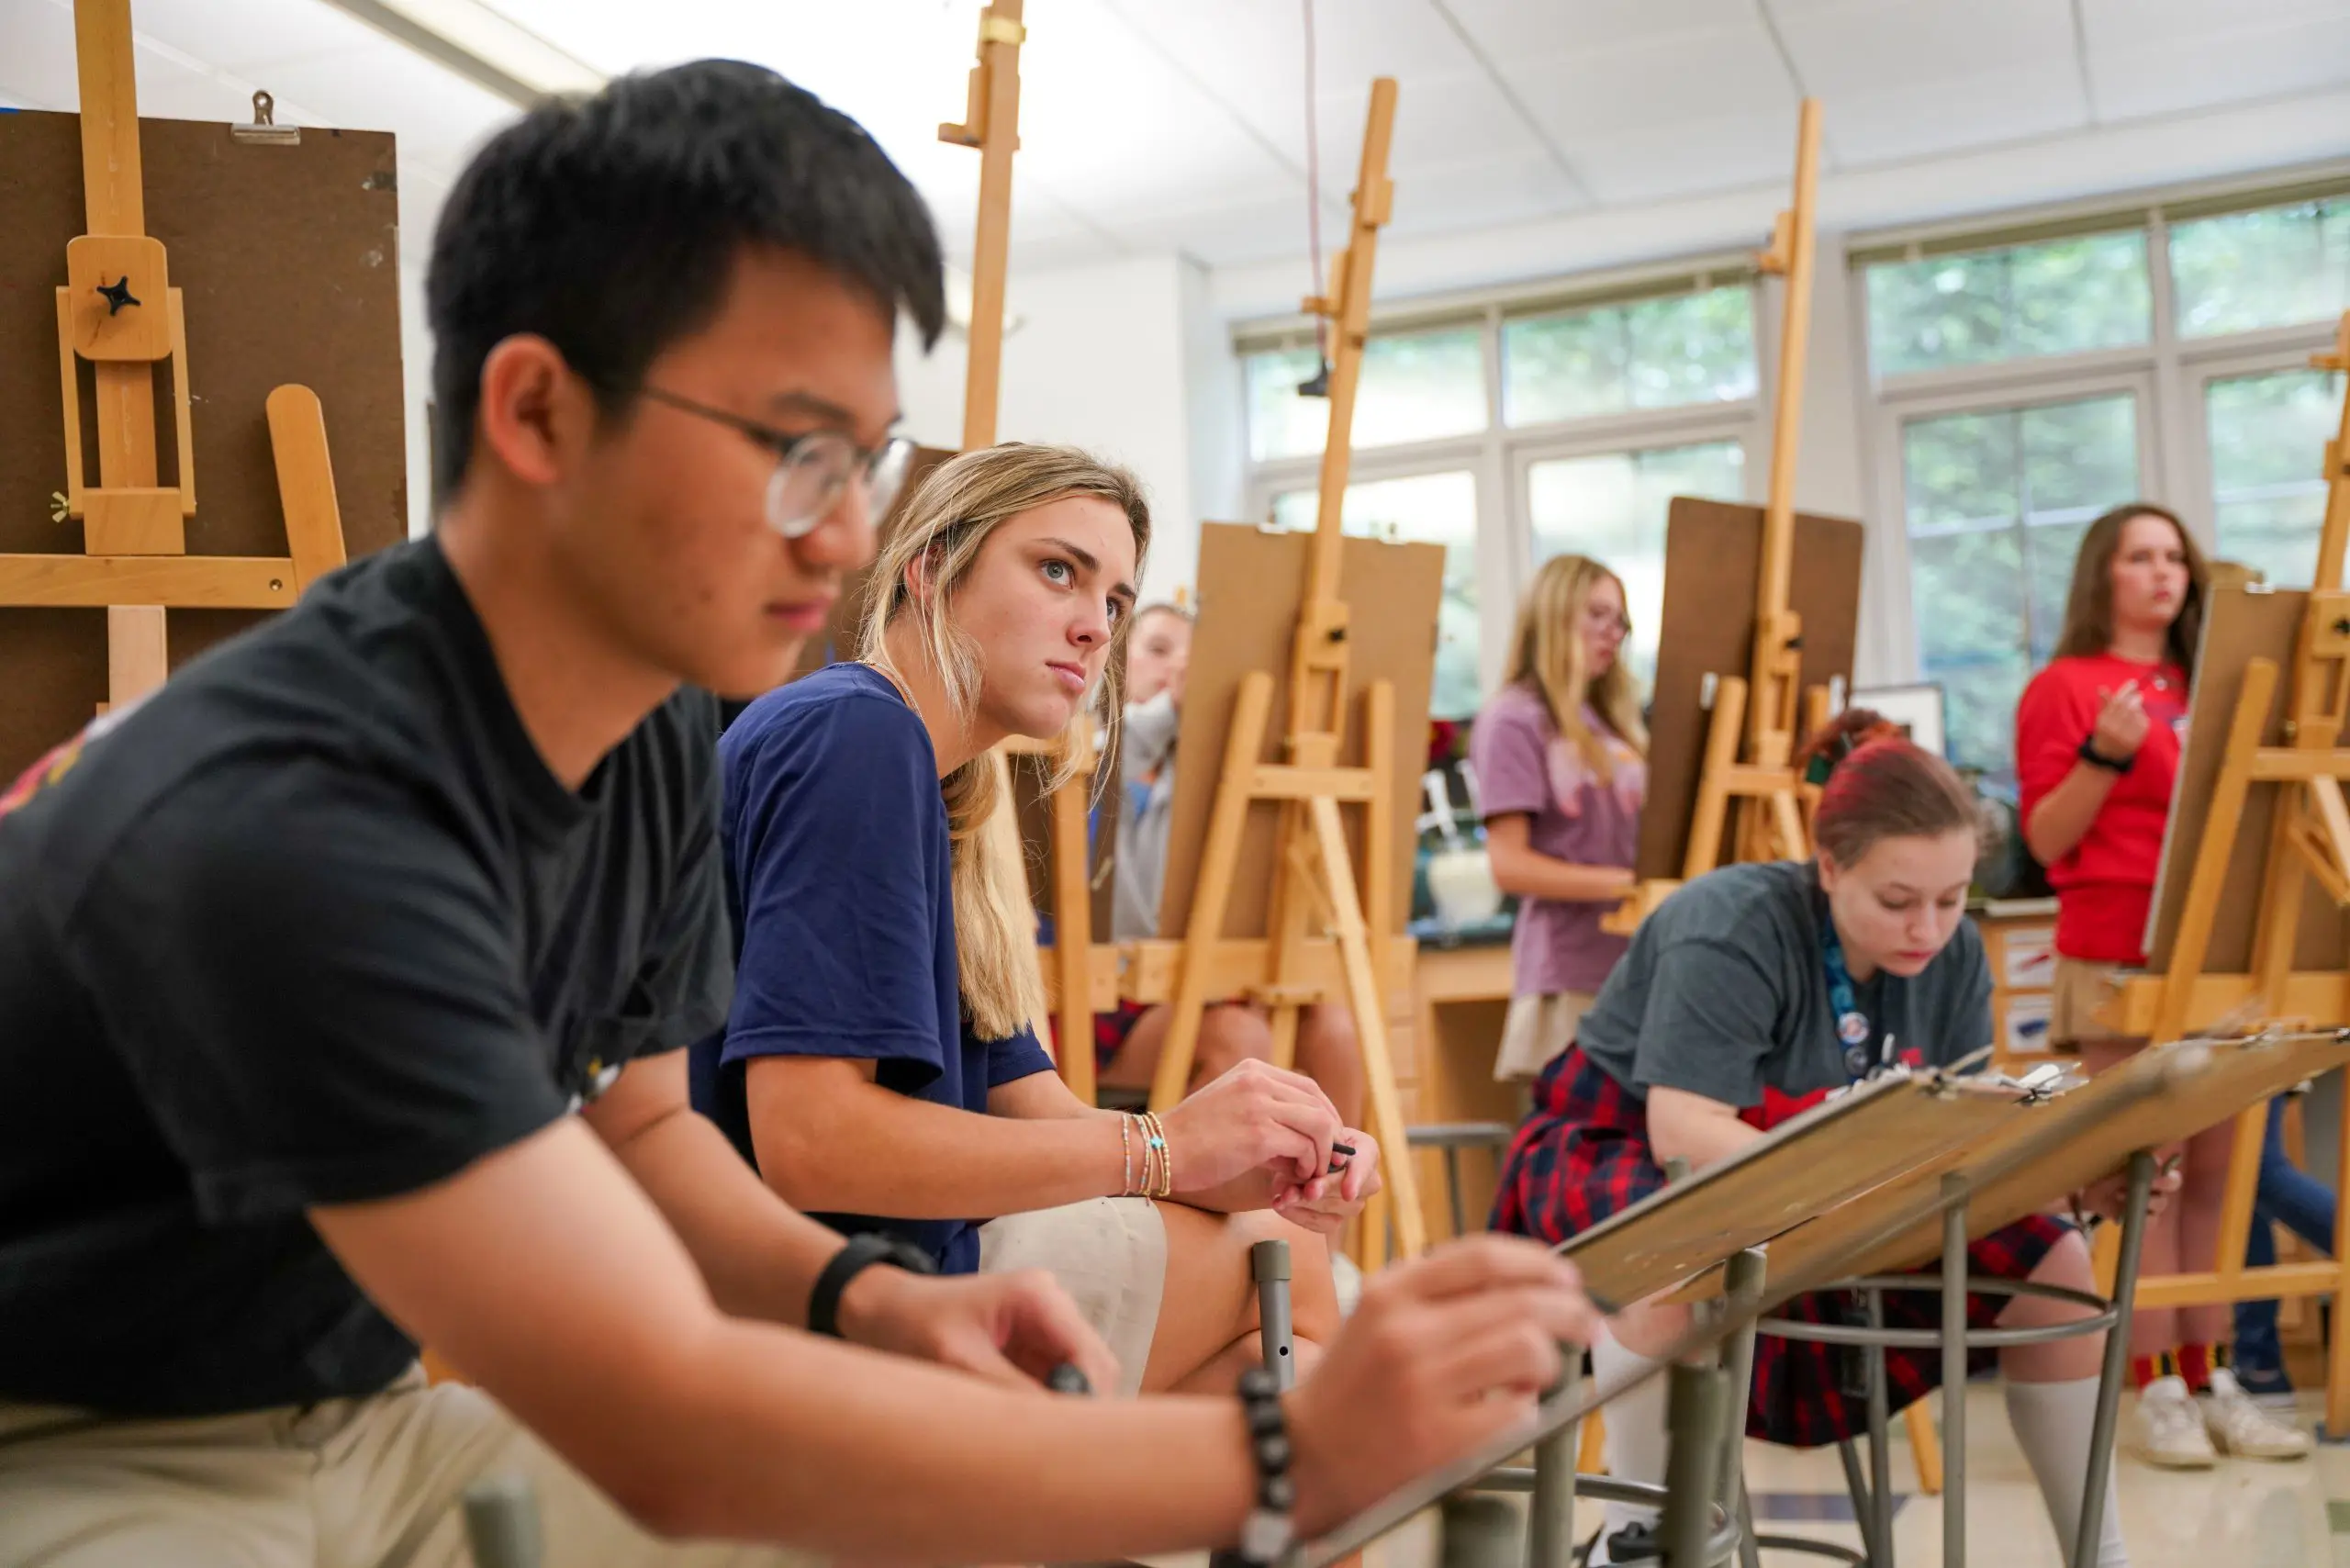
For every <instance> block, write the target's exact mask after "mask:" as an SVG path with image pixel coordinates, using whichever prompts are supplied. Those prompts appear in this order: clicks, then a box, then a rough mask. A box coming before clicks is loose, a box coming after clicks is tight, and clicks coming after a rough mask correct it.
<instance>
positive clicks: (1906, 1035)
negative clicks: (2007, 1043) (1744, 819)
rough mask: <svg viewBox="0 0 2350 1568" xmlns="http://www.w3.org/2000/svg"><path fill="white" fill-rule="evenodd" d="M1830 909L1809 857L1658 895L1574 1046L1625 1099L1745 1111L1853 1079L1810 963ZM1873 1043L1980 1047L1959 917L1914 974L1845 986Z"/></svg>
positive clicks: (1967, 930)
mask: <svg viewBox="0 0 2350 1568" xmlns="http://www.w3.org/2000/svg"><path fill="white" fill-rule="evenodd" d="M1827 918H1828V900H1827V897H1826V895H1825V894H1823V893H1822V892H1821V891H1820V890H1819V878H1818V872H1817V871H1816V870H1815V869H1814V868H1813V867H1812V865H1811V863H1810V862H1809V861H1793V860H1781V861H1774V862H1771V863H1768V864H1763V865H1747V866H1728V867H1724V868H1722V869H1720V870H1718V871H1714V872H1710V873H1708V874H1707V875H1706V876H1703V877H1700V878H1698V879H1696V880H1695V881H1694V882H1691V883H1690V884H1689V885H1688V886H1686V887H1684V888H1683V889H1681V890H1679V891H1677V892H1675V893H1674V894H1673V896H1672V897H1671V898H1669V899H1667V900H1665V902H1663V904H1662V905H1661V906H1660V907H1659V908H1658V909H1657V911H1656V913H1653V914H1651V915H1650V916H1649V918H1648V919H1647V920H1646V921H1645V922H1643V923H1642V924H1641V926H1640V929H1639V934H1638V935H1635V936H1634V937H1633V938H1632V946H1631V950H1630V951H1629V952H1628V953H1626V954H1625V955H1624V961H1623V962H1622V963H1620V964H1618V965H1617V966H1616V971H1615V973H1614V974H1612V975H1610V976H1609V977H1608V980H1607V983H1606V986H1605V987H1603V988H1602V989H1601V991H1600V992H1599V1000H1598V1001H1597V1002H1595V1003H1594V1004H1593V1006H1592V1009H1591V1011H1590V1012H1588V1013H1586V1014H1583V1022H1582V1025H1580V1027H1579V1028H1578V1030H1577V1037H1576V1044H1577V1045H1579V1046H1580V1047H1582V1048H1583V1055H1585V1056H1587V1057H1589V1058H1591V1059H1592V1060H1593V1061H1594V1062H1595V1063H1596V1064H1597V1065H1598V1067H1599V1069H1600V1070H1601V1071H1603V1072H1605V1073H1606V1074H1607V1076H1608V1077H1610V1078H1612V1079H1614V1080H1615V1081H1617V1082H1618V1083H1620V1084H1622V1085H1624V1087H1625V1088H1626V1089H1627V1090H1628V1091H1629V1092H1631V1093H1632V1094H1633V1096H1634V1097H1636V1098H1641V1099H1645V1098H1646V1097H1647V1094H1648V1091H1649V1090H1650V1089H1651V1088H1652V1087H1654V1086H1656V1085H1658V1084H1662V1085H1663V1086H1664V1087H1666V1088H1668V1089H1679V1090H1682V1091H1684V1092H1688V1093H1691V1094H1702V1095H1704V1096H1705V1097H1706V1098H1707V1099H1708V1100H1718V1101H1719V1102H1721V1103H1724V1104H1726V1105H1734V1106H1737V1107H1739V1108H1740V1109H1741V1110H1743V1109H1745V1108H1746V1107H1748V1106H1751V1105H1760V1104H1761V1103H1762V1091H1763V1089H1764V1088H1765V1087H1766V1086H1767V1087H1769V1088H1772V1089H1775V1090H1777V1091H1778V1092H1780V1093H1782V1094H1787V1095H1793V1096H1797V1097H1800V1096H1802V1095H1805V1094H1809V1093H1813V1092H1817V1091H1818V1090H1822V1089H1836V1088H1841V1087H1842V1086H1843V1085H1845V1084H1847V1083H1849V1082H1851V1081H1852V1078H1851V1075H1850V1074H1849V1073H1847V1072H1846V1071H1845V1069H1844V1052H1843V1047H1842V1046H1841V1044H1840V1043H1839V1042H1838V1040H1837V1038H1836V1020H1835V1015H1834V1011H1833V1009H1831V1008H1830V1005H1829V1001H1828V971H1827V968H1826V965H1825V962H1824V960H1823V958H1822V957H1821V949H1820V942H1819V933H1820V923H1821V922H1823V921H1824V920H1826V919H1827ZM1854 990H1855V991H1856V1000H1857V1002H1859V1004H1860V1006H1861V1007H1862V1009H1863V1011H1864V1012H1866V1013H1867V1014H1869V1020H1870V1023H1871V1024H1872V1025H1873V1026H1874V1039H1873V1040H1872V1042H1871V1055H1872V1057H1874V1056H1876V1055H1878V1053H1879V1052H1880V1051H1881V1049H1882V1047H1883V1044H1884V1039H1885V1036H1886V1035H1887V1034H1890V1035H1891V1036H1893V1042H1894V1049H1895V1056H1896V1058H1897V1059H1898V1060H1900V1061H1904V1062H1907V1063H1908V1064H1910V1065H1912V1066H1929V1067H1945V1066H1948V1065H1949V1064H1951V1063H1953V1062H1955V1061H1958V1060H1960V1059H1961V1058H1964V1057H1967V1056H1970V1055H1972V1054H1974V1053H1975V1051H1977V1050H1979V1049H1981V1048H1982V1047H1984V1046H1986V1045H1987V1044H1989V1043H1990V1040H1991V972H1990V969H1989V967H1988V966H1987V965H1986V962H1985V960H1984V957H1983V938H1982V935H1981V934H1980V933H1978V932H1977V931H1976V930H1975V923H1974V922H1973V921H1971V920H1968V921H1962V922H1961V923H1960V924H1959V927H1958V930H1957V931H1956V932H1955V933H1954V934H1953V935H1952V937H1951V939H1950V942H1949V945H1948V946H1944V947H1943V948H1942V951H1941V952H1940V953H1938V954H1936V955H1935V956H1934V959H1933V962H1931V963H1930V964H1928V965H1927V966H1926V968H1925V969H1924V970H1923V971H1922V972H1920V973H1919V975H1917V976H1916V977H1915V978H1914V979H1907V980H1905V979H1903V978H1902V977H1900V976H1898V975H1890V974H1880V975H1878V976H1876V977H1874V980H1873V981H1872V982H1871V983H1870V984H1868V985H1864V986H1856V987H1855V988H1854Z"/></svg>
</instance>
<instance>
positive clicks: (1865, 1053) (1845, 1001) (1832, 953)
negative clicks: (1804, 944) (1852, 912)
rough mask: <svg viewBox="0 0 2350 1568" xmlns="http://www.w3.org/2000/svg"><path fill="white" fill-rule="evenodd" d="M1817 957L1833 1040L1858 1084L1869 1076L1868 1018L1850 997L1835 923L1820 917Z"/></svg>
mask: <svg viewBox="0 0 2350 1568" xmlns="http://www.w3.org/2000/svg"><path fill="white" fill-rule="evenodd" d="M1819 957H1820V961H1821V963H1822V964H1823V965H1824V966H1825V967H1826V968H1827V970H1828V1008H1829V1011H1830V1012H1831V1013H1833V1014H1835V1015H1836V1039H1837V1042H1838V1043H1839V1044H1840V1045H1841V1046H1842V1047H1843V1048H1844V1071H1845V1072H1846V1073H1847V1074H1848V1075H1850V1077H1851V1078H1852V1081H1853V1082H1855V1083H1858V1082H1860V1081H1862V1080H1863V1079H1864V1078H1866V1077H1868V1075H1869V1066H1870V1063H1869V1035H1870V1032H1871V1030H1870V1025H1869V1015H1868V1014H1865V1013H1863V1012H1862V1011H1861V1004H1860V1001H1859V999H1858V998H1857V997H1856V996H1855V995H1854V994H1853V991H1852V970H1851V969H1849V968H1847V967H1846V966H1845V963H1844V944H1843V942H1842V940H1841V938H1839V937H1838V936H1837V935H1836V923H1835V921H1834V920H1832V919H1830V918H1829V917H1828V916H1827V915H1826V914H1824V913H1823V914H1822V915H1821V917H1820V921H1819Z"/></svg>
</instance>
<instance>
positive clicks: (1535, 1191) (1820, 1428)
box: [1493, 1048, 2072, 1448]
mask: <svg viewBox="0 0 2350 1568" xmlns="http://www.w3.org/2000/svg"><path fill="white" fill-rule="evenodd" d="M1663 1185H1664V1170H1663V1168H1662V1166H1660V1165H1659V1164H1658V1163H1657V1160H1656V1158H1655V1156H1654V1155H1653V1154H1652V1153H1651V1151H1650V1148H1649V1133H1648V1113H1647V1110H1646V1107H1644V1106H1643V1105H1642V1104H1641V1103H1640V1102H1639V1101H1638V1100H1635V1099H1633V1098H1632V1097H1631V1096H1630V1095H1628V1094H1627V1093H1625V1092H1624V1090H1623V1086H1622V1085H1620V1084H1618V1083H1617V1081H1615V1080H1614V1079H1612V1078H1610V1077H1608V1076H1607V1074H1606V1073H1605V1072H1603V1071H1601V1070H1599V1068H1598V1067H1597V1066H1595V1064H1594V1063H1593V1062H1592V1060H1591V1058H1588V1057H1586V1056H1584V1055H1583V1052H1582V1051H1581V1050H1579V1049H1572V1048H1571V1049H1569V1050H1568V1052H1567V1053H1566V1054H1565V1055H1564V1056H1562V1057H1561V1058H1559V1059H1558V1060H1556V1061H1554V1062H1552V1063H1551V1064H1550V1067H1549V1069H1548V1070H1545V1071H1544V1072H1543V1074H1542V1076H1541V1078H1540V1079H1539V1080H1538V1081H1536V1083H1535V1089H1534V1112H1533V1114H1531V1115H1529V1116H1528V1117H1527V1120H1526V1125H1525V1126H1522V1127H1520V1128H1518V1130H1517V1137H1516V1139H1515V1140H1514V1141H1513V1142H1512V1143H1511V1145H1510V1149H1509V1154H1508V1157H1507V1159H1505V1161H1504V1163H1503V1167H1502V1175H1501V1186H1500V1190H1499V1191H1498V1193H1496V1194H1495V1196H1494V1216H1493V1228H1494V1229H1495V1230H1504V1231H1509V1232H1512V1233H1514V1234H1516V1235H1519V1236H1530V1237H1534V1238H1537V1239H1539V1240H1542V1241H1547V1242H1549V1243H1550V1244H1551V1245H1553V1246H1556V1245H1558V1244H1559V1243H1560V1242H1562V1241H1565V1240H1566V1239H1568V1238H1570V1237H1573V1236H1576V1235H1579V1234H1581V1233H1582V1232H1583V1231H1585V1230H1588V1229H1590V1228H1591V1227H1592V1226H1595V1225H1597V1224H1598V1223H1599V1222H1600V1221H1601V1220H1604V1219H1606V1218H1607V1217H1608V1216H1609V1215H1614V1214H1616V1213H1617V1212H1618V1211H1619V1210H1622V1209H1626V1208H1628V1207H1630V1206H1631V1205H1632V1204H1636V1203H1639V1201H1640V1200H1641V1199H1642V1198H1645V1197H1647V1196H1648V1195H1649V1194H1650V1193H1653V1192H1655V1191H1656V1190H1657V1189H1659V1188H1660V1187H1662V1186H1663ZM2071 1228H2072V1227H2071V1226H2068V1225H2066V1224H2065V1222H2064V1221H2062V1220H2059V1219H2054V1218H2052V1217H2050V1216H2048V1215H2028V1216H2026V1217H2025V1218H2023V1219H2020V1220H2018V1221H2017V1222H2016V1223H2015V1224H2013V1225H2010V1226H2007V1227H2005V1228H2004V1229H2001V1230H1996V1231H1993V1232H1992V1233H1991V1234H1990V1235H1988V1236H1986V1237H1985V1238H1982V1239H1981V1240H1979V1241H1977V1242H1975V1244H1974V1245H1973V1246H1971V1247H1969V1248H1968V1249H1967V1268H1968V1271H1970V1272H1971V1273H1975V1274H1979V1275H1982V1276H1984V1277H1986V1278H1990V1279H2004V1280H2020V1279H2023V1278H2025V1277H2026V1276H2028V1275H2029V1274H2031V1271H2032V1270H2034V1269H2036V1268H2038V1267H2039V1266H2040V1260H2041V1259H2042V1258H2043V1257H2045V1256H2047V1253H2048V1249H2050V1248H2052V1247H2053V1246H2055V1245H2056V1243H2057V1242H2058V1241H2059V1240H2061V1239H2062V1238H2064V1236H2065V1232H2066V1231H2068V1230H2070V1229H2071ZM1918 1272H1919V1273H1920V1274H1923V1275H1929V1276H1930V1275H1934V1274H1939V1273H1940V1272H1941V1268H1940V1266H1939V1265H1938V1264H1937V1265H1936V1266H1934V1267H1930V1268H1926V1269H1920V1270H1919V1271H1918ZM1884 1299H1885V1322H1886V1327H1889V1328H1929V1329H1930V1328H1939V1327H1942V1298H1941V1296H1940V1295H1939V1294H1937V1293H1935V1292H1932V1291H1894V1292H1887V1293H1886V1295H1885V1298H1884ZM2006 1306H2007V1299H2006V1298H2004V1297H1997V1296H1986V1295H1973V1294H1970V1295H1969V1296H1968V1297H1967V1298H1966V1321H1967V1324H1968V1326H1969V1327H1974V1328H1987V1327H1991V1325H1992V1323H1993V1322H1994V1320H1995V1319H1997V1316H1998V1315H1999V1314H2000V1312H2001V1311H2002V1310H2004V1309H2005V1308H2006ZM1774 1316H1779V1317H1785V1318H1791V1319H1793V1320H1795V1321H1796V1322H1802V1323H1849V1324H1859V1323H1863V1322H1865V1321H1866V1318H1865V1317H1864V1316H1863V1302H1862V1300H1861V1298H1860V1297H1859V1295H1858V1294H1855V1293H1852V1292H1843V1291H1832V1292H1830V1291H1823V1292H1818V1293H1815V1294H1810V1295H1803V1296H1797V1297H1796V1298H1795V1299H1794V1300H1792V1301H1789V1302H1787V1303H1785V1305H1782V1306H1780V1307H1779V1308H1777V1309H1776V1311H1775V1312H1774ZM1864 1353H1865V1352H1862V1351H1858V1350H1846V1349H1844V1348H1842V1347H1840V1346H1834V1345H1818V1344H1810V1343H1807V1342H1805V1341H1802V1340H1796V1339H1781V1338H1774V1337H1772V1336H1770V1335H1763V1336H1762V1337H1760V1338H1757V1339H1756V1340H1755V1342H1754V1383H1753V1390H1752V1396H1751V1399H1750V1401H1749V1402H1748V1405H1747V1410H1746V1431H1747V1435H1748V1436H1749V1437H1754V1438H1761V1439H1764V1440H1765V1441H1767V1442H1774V1443H1785V1444H1788V1445H1790V1446H1793V1447H1796V1448H1816V1447H1818V1445H1820V1444H1822V1443H1830V1442H1835V1441H1837V1440H1838V1439H1842V1438H1849V1437H1852V1436H1854V1435H1855V1434H1857V1433H1860V1432H1863V1431H1865V1430H1866V1429H1867V1427H1868V1400H1867V1398H1866V1396H1865V1394H1864V1393H1863V1386H1862V1383H1861V1381H1860V1378H1859V1376H1858V1375H1857V1374H1858V1372H1859V1369H1860V1365H1861V1362H1860V1357H1861V1356H1862V1355H1863V1354H1864ZM1968 1363H1969V1366H1970V1369H1971V1370H1973V1371H1976V1372H1980V1371H1982V1370H1984V1369H1985V1368H1987V1367H1990V1366H1993V1365H1996V1364H1997V1351H1995V1350H1975V1351H1974V1352H1973V1353H1972V1354H1971V1355H1970V1356H1969V1357H1968ZM1885 1379H1886V1394H1887V1404H1888V1406H1889V1408H1891V1409H1894V1410H1899V1409H1902V1408H1904V1407H1906V1406H1908V1405H1909V1404H1911V1403H1912V1402H1913V1401H1916V1400H1918V1399H1920V1398H1923V1397H1924V1396H1925V1395H1926V1394H1928V1393H1930V1391H1931V1390H1933V1389H1934V1388H1936V1387H1937V1386H1939V1385H1940V1383H1941V1382H1942V1352H1941V1351H1939V1350H1887V1351H1886V1352H1885Z"/></svg>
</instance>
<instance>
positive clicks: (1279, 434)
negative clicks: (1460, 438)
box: [1248, 327, 1487, 460]
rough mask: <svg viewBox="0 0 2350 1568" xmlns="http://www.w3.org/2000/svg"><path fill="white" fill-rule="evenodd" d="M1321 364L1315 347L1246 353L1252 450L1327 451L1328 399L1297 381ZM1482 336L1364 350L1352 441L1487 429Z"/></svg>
mask: <svg viewBox="0 0 2350 1568" xmlns="http://www.w3.org/2000/svg"><path fill="white" fill-rule="evenodd" d="M1320 367H1321V362H1320V361H1319V360H1318V359H1316V358H1315V353H1314V350H1313V349H1311V348H1302V349H1277V350H1271V351H1269V352H1266V353H1252V354H1250V355H1248V454H1249V455H1250V456H1251V457H1252V458H1256V459H1259V460H1262V459H1264V458H1268V457H1300V456H1305V455H1309V454H1314V453H1317V452H1320V451H1321V450H1322V443H1323V442H1324V441H1325V440H1326V438H1327V437H1328V435H1329V432H1330V402H1329V399H1328V398H1303V397H1300V396H1299V395H1298V391H1297V388H1298V384H1299V383H1300V382H1303V381H1304V380H1306V379H1308V378H1309V377H1311V376H1312V375H1314V373H1315V371H1316V370H1318V369H1319V368H1320ZM1486 423H1487V417H1486V412H1485V351H1484V336H1483V332H1482V331H1480V330H1479V329H1477V328H1475V327H1456V328H1447V329H1445V330H1441V331H1435V332H1398V333H1393V334H1390V335H1387V336H1384V337H1375V338H1373V339H1371V342H1370V344H1369V346H1367V347H1366V348H1365V349H1364V350H1363V356H1362V384H1361V386H1359V387H1357V388H1356V391H1355V423H1354V431H1353V444H1354V445H1356V446H1391V445H1393V444H1394V443H1395V442H1404V441H1433V440H1436V439H1437V438H1438V437H1440V436H1448V435H1468V434H1471V433H1472V432H1474V431H1482V430H1483V429H1484V428H1485V426H1486Z"/></svg>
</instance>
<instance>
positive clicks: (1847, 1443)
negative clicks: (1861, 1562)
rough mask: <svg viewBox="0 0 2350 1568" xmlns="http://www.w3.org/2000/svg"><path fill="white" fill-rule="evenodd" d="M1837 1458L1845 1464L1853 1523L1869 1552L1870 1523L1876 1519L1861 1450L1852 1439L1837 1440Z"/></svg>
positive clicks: (1846, 1485) (1863, 1547) (1864, 1548)
mask: <svg viewBox="0 0 2350 1568" xmlns="http://www.w3.org/2000/svg"><path fill="white" fill-rule="evenodd" d="M1836 1457H1837V1458H1839V1459H1841V1460H1842V1461H1843V1462H1844V1490H1845V1492H1846V1493H1847V1494H1848V1495H1851V1497H1852V1523H1853V1525H1854V1526H1855V1527H1856V1528H1857V1529H1859V1530H1860V1532H1861V1550H1862V1551H1867V1550H1869V1535H1870V1525H1869V1521H1870V1519H1872V1518H1874V1517H1875V1516H1874V1513H1873V1512H1872V1509H1873V1506H1874V1505H1872V1504H1871V1503H1870V1501H1869V1478H1868V1477H1867V1475H1865V1474H1863V1473H1862V1470H1861V1450H1859V1449H1857V1448H1854V1447H1853V1446H1852V1439H1850V1438H1839V1439H1836Z"/></svg>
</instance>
